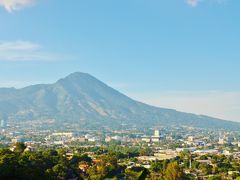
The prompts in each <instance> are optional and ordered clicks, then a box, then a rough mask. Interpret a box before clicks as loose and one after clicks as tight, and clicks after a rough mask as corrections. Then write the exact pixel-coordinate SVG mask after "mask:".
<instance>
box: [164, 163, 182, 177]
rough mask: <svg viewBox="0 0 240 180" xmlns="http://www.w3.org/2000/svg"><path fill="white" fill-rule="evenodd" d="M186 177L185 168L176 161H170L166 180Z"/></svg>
mask: <svg viewBox="0 0 240 180" xmlns="http://www.w3.org/2000/svg"><path fill="white" fill-rule="evenodd" d="M183 178H184V173H183V170H182V169H181V168H180V167H179V166H178V164H177V163H176V162H172V163H169V164H168V166H167V169H166V171H165V176H164V179H165V180H182V179H183Z"/></svg>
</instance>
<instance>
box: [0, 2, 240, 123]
mask: <svg viewBox="0 0 240 180" xmlns="http://www.w3.org/2000/svg"><path fill="white" fill-rule="evenodd" d="M0 7H1V8H0V68H1V71H0V86H1V87H5V86H7V87H11V86H14V87H23V86H26V85H29V84H36V83H51V82H54V81H56V80H57V79H59V78H61V77H64V76H66V75H68V74H69V73H71V72H75V71H80V72H88V73H90V74H92V75H94V76H95V77H97V78H99V79H100V80H102V81H104V82H106V83H108V84H109V85H111V86H113V87H114V88H116V89H118V90H120V91H121V92H123V93H125V94H127V95H129V96H130V97H132V98H135V99H137V100H140V101H143V102H146V103H149V104H153V105H157V106H162V107H168V108H174V109H177V110H180V111H186V112H193V113H197V114H207V115H211V116H215V117H219V118H224V119H230V120H239V121H240V81H239V77H240V71H239V68H240V36H239V32H240V23H239V18H240V11H239V7H240V1H237V0H121V1H119V0H87V1H83V0H71V1H70V2H69V1H59V0H58V1H57V0H52V1H48V0H0Z"/></svg>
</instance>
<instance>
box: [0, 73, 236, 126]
mask: <svg viewBox="0 0 240 180" xmlns="http://www.w3.org/2000/svg"><path fill="white" fill-rule="evenodd" d="M0 116H2V118H8V119H11V120H36V119H38V120H39V119H56V122H57V123H58V124H61V123H63V122H68V123H76V124H80V125H81V126H87V127H99V128H100V127H103V126H108V127H119V126H120V124H122V123H124V124H127V125H132V126H138V127H151V126H154V125H163V126H164V125H165V126H170V125H186V126H193V127H201V128H225V129H232V130H238V129H239V128H240V123H236V122H230V121H223V120H219V119H215V118H211V117H207V116H198V115H194V114H188V113H182V112H177V111H175V110H170V109H164V108H157V107H153V106H149V105H146V104H143V103H140V102H137V101H134V100H132V99H131V98H129V97H127V96H125V95H123V94H121V93H119V92H118V91H116V90H114V89H112V88H111V87H109V86H107V85H106V84H104V83H102V82H101V81H99V80H97V79H96V78H94V77H92V76H91V75H89V74H85V73H73V74H71V75H69V76H67V77H66V78H64V79H60V80H59V81H57V82H56V83H54V84H42V85H33V86H28V87H26V88H23V89H14V88H2V89H0Z"/></svg>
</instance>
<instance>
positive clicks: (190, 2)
mask: <svg viewBox="0 0 240 180" xmlns="http://www.w3.org/2000/svg"><path fill="white" fill-rule="evenodd" d="M186 2H187V4H188V5H190V6H192V7H196V6H197V5H198V3H199V0H186Z"/></svg>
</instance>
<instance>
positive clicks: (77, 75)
mask: <svg viewBox="0 0 240 180" xmlns="http://www.w3.org/2000/svg"><path fill="white" fill-rule="evenodd" d="M93 79H95V80H96V78H94V77H93V76H92V75H90V74H88V73H83V72H74V73H71V74H69V75H68V76H66V77H65V78H62V79H59V80H58V81H57V82H79V81H83V80H84V81H85V80H93Z"/></svg>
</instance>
